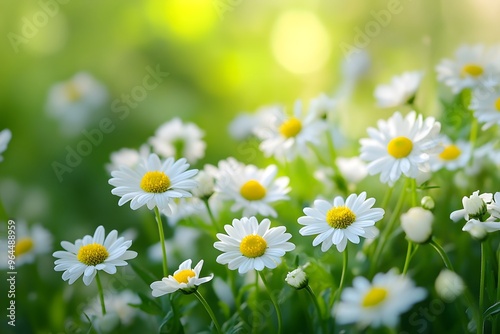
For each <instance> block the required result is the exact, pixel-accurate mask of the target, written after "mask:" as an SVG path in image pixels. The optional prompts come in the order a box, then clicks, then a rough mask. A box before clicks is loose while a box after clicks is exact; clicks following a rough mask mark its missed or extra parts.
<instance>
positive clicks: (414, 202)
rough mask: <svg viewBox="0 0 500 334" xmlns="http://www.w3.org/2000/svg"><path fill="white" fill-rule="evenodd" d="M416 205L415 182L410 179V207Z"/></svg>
mask: <svg viewBox="0 0 500 334" xmlns="http://www.w3.org/2000/svg"><path fill="white" fill-rule="evenodd" d="M417 205H418V204H417V180H415V179H411V206H412V207H415V206H417Z"/></svg>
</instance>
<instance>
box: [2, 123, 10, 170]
mask: <svg viewBox="0 0 500 334" xmlns="http://www.w3.org/2000/svg"><path fill="white" fill-rule="evenodd" d="M11 138H12V132H10V130H9V129H4V130H2V131H0V162H1V161H3V157H2V153H3V152H5V150H6V149H7V145H9V142H10V139H11Z"/></svg>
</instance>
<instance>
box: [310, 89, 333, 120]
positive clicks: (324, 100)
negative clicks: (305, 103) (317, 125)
mask: <svg viewBox="0 0 500 334" xmlns="http://www.w3.org/2000/svg"><path fill="white" fill-rule="evenodd" d="M336 106H337V100H336V99H334V98H331V97H329V96H328V95H326V94H324V93H322V94H320V95H319V96H317V97H315V98H313V99H311V102H309V113H310V114H311V115H312V117H314V118H317V119H331V118H332V111H333V110H334V109H335V107H336Z"/></svg>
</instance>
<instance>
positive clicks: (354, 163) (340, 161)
mask: <svg viewBox="0 0 500 334" xmlns="http://www.w3.org/2000/svg"><path fill="white" fill-rule="evenodd" d="M337 166H338V167H339V169H340V172H341V173H342V175H343V176H344V177H345V179H346V180H347V181H348V182H350V183H353V184H357V183H358V182H360V181H361V180H363V179H364V178H365V177H366V175H368V168H367V166H366V163H365V162H364V161H363V160H361V158H359V157H352V158H342V157H339V158H337Z"/></svg>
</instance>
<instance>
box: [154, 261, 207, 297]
mask: <svg viewBox="0 0 500 334" xmlns="http://www.w3.org/2000/svg"><path fill="white" fill-rule="evenodd" d="M202 267H203V260H200V262H198V264H197V265H196V266H195V267H194V268H193V269H191V259H189V260H186V261H184V262H182V263H181V265H180V266H179V269H177V270H176V271H175V272H174V275H173V276H172V275H168V277H164V278H163V279H162V280H161V281H156V282H153V283H151V285H150V287H151V289H152V290H153V291H152V295H153V297H159V296H163V295H166V294H168V293H173V292H175V291H177V290H181V291H182V292H183V293H186V294H189V293H193V292H195V291H196V289H198V285H201V284H203V283H206V282H209V281H210V280H212V278H213V277H214V274H210V275H209V276H206V277H201V278H200V271H201V268H202Z"/></svg>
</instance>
